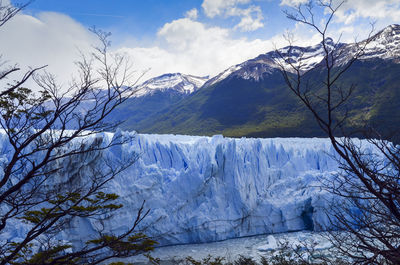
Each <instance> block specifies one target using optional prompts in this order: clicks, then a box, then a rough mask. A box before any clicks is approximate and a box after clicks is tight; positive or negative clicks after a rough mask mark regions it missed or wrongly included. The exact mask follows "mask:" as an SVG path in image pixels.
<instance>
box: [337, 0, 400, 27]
mask: <svg viewBox="0 0 400 265" xmlns="http://www.w3.org/2000/svg"><path fill="white" fill-rule="evenodd" d="M335 2H336V4H338V3H339V1H338V0H336V1H335ZM399 17H400V2H399V1H398V0H348V1H347V2H345V3H344V4H343V6H342V7H341V8H340V9H339V10H338V12H337V19H338V22H343V23H345V24H350V23H353V22H354V21H355V20H356V19H358V18H369V19H379V20H382V19H384V20H387V19H390V20H392V21H398V18H399Z"/></svg>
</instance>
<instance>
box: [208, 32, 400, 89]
mask: <svg viewBox="0 0 400 265" xmlns="http://www.w3.org/2000/svg"><path fill="white" fill-rule="evenodd" d="M367 42H369V43H368V44H367ZM364 46H365V50H364V52H363V54H362V56H361V57H360V58H359V59H361V60H368V59H375V58H379V59H383V60H393V61H395V62H400V25H396V24H394V25H390V26H388V27H386V28H385V29H383V30H381V31H379V32H378V33H376V34H375V35H373V36H372V37H371V39H370V40H364V41H361V42H359V43H357V44H355V43H350V44H345V43H336V42H334V41H333V40H332V39H331V38H326V39H325V45H323V42H321V43H319V44H316V45H313V46H308V47H299V46H288V47H284V48H281V49H278V50H277V51H270V52H268V53H265V54H261V55H259V56H258V57H256V58H254V59H251V60H248V61H246V62H243V63H241V64H238V65H235V66H232V67H230V68H228V69H227V70H225V71H224V72H222V73H220V74H218V75H217V76H215V77H214V78H211V79H210V80H209V81H207V82H206V84H205V86H211V85H214V84H216V83H218V82H221V81H222V80H224V79H229V78H233V77H236V78H242V79H252V80H255V81H259V80H260V79H263V76H264V75H268V74H271V73H273V72H274V71H276V70H281V69H282V67H283V68H284V69H285V70H286V71H288V72H294V69H293V67H292V66H291V65H293V66H295V67H300V68H301V71H302V72H307V71H309V70H311V69H313V68H315V67H316V66H318V65H320V64H321V62H322V61H323V59H324V58H325V54H326V53H325V49H327V50H328V51H329V52H336V53H340V57H339V59H338V60H337V62H336V65H337V66H341V65H344V64H346V63H348V62H349V61H350V60H351V59H352V58H353V57H354V55H355V54H356V51H359V49H360V47H364Z"/></svg>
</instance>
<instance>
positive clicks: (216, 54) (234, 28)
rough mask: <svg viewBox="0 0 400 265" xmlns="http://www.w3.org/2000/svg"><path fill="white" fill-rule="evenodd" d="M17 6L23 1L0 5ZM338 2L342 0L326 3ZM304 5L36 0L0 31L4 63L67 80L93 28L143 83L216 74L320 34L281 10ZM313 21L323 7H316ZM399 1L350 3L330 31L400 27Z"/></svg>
mask: <svg viewBox="0 0 400 265" xmlns="http://www.w3.org/2000/svg"><path fill="white" fill-rule="evenodd" d="M0 1H1V2H2V3H3V4H7V3H10V2H9V1H11V4H14V5H15V4H18V3H21V2H23V0H18V1H17V0H0ZM332 1H333V2H334V4H337V3H338V1H340V0H332ZM304 2H306V0H113V1H111V0H68V1H65V0H35V1H33V2H32V3H31V4H30V5H28V7H27V8H26V9H24V10H23V11H22V12H21V13H19V14H18V15H17V16H15V17H14V18H13V19H12V20H10V21H9V22H8V23H7V24H5V25H4V26H3V27H1V28H0V39H1V41H0V54H2V59H3V60H8V62H15V63H18V64H19V65H20V66H21V67H25V68H28V67H36V66H42V65H48V67H47V70H48V71H49V72H51V73H53V74H54V75H55V76H57V77H58V79H59V80H60V82H68V80H69V79H70V78H71V75H72V74H73V73H74V69H75V66H74V62H75V61H76V60H78V59H79V54H80V53H89V52H90V51H91V49H92V47H93V45H96V38H95V36H93V34H92V33H90V31H89V30H88V28H90V27H93V26H95V27H96V28H100V29H102V30H105V31H109V32H111V33H112V36H111V40H112V52H114V53H121V54H124V55H125V56H127V57H129V58H130V59H131V61H132V62H133V64H134V68H135V69H136V70H137V72H138V73H141V72H143V71H146V70H147V72H146V74H145V76H144V79H148V78H151V77H154V76H158V75H161V74H164V73H174V72H181V73H185V74H192V75H197V76H207V75H208V76H214V75H216V74H218V73H219V72H221V71H223V70H225V69H226V68H228V67H230V66H232V65H235V64H238V63H241V62H243V61H245V60H248V59H250V58H254V57H256V56H257V55H259V54H261V53H266V52H268V51H270V50H272V49H274V48H275V47H283V46H285V45H287V42H286V40H285V39H284V38H283V34H284V33H285V32H290V33H291V34H292V35H293V37H294V39H295V41H296V44H298V45H313V44H316V43H318V42H320V37H319V36H318V34H316V32H315V31H313V30H312V29H311V28H310V27H307V26H304V25H301V24H299V23H295V22H294V21H291V20H289V19H287V18H286V17H285V15H284V13H283V10H291V7H293V6H296V5H298V4H301V3H304ZM315 14H316V21H317V23H323V22H324V19H326V18H325V17H324V10H323V9H318V8H316V9H315ZM399 18H400V1H398V0H348V1H347V2H346V3H344V5H343V6H342V7H341V8H340V9H339V11H338V12H337V16H336V17H335V19H334V21H333V23H332V27H331V30H330V32H329V34H331V35H332V37H334V38H338V37H339V35H340V34H342V35H341V36H342V37H341V41H343V42H352V41H354V39H357V40H361V39H363V38H365V36H367V34H368V32H369V29H370V27H369V23H370V22H371V21H375V23H376V24H375V28H376V29H377V30H379V29H382V28H384V27H385V26H387V25H389V24H394V23H400V21H399Z"/></svg>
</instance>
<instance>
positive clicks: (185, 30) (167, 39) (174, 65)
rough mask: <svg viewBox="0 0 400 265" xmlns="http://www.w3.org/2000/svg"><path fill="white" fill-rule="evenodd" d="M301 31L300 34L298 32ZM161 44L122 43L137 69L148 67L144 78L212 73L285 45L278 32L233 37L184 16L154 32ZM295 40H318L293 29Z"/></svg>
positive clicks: (223, 31) (124, 50) (313, 42)
mask: <svg viewBox="0 0 400 265" xmlns="http://www.w3.org/2000/svg"><path fill="white" fill-rule="evenodd" d="M300 34H301V35H300ZM158 37H159V41H160V43H163V44H162V45H161V46H158V47H156V46H154V47H123V48H121V49H120V51H122V52H124V53H126V54H129V55H130V56H132V58H133V60H134V62H136V65H137V66H140V69H144V68H151V71H150V72H149V73H148V74H147V75H146V78H150V77H153V76H157V75H161V74H163V73H167V72H169V73H171V72H182V73H186V74H193V75H199V76H205V75H211V76H214V75H216V74H218V73H219V72H221V71H223V70H225V69H226V68H228V67H230V66H232V65H235V64H238V63H242V62H244V61H245V60H248V59H250V58H254V57H256V56H258V55H259V54H261V53H266V52H268V51H270V50H272V49H274V44H276V45H277V46H278V47H282V46H285V45H287V42H286V41H285V40H284V38H283V37H282V36H281V34H279V35H277V36H275V37H273V38H272V39H269V40H261V39H256V40H249V39H247V38H233V37H232V36H231V35H230V31H229V30H228V29H224V28H220V27H207V26H206V25H204V24H202V23H200V22H198V21H193V20H190V19H188V18H182V19H178V20H174V21H172V22H171V23H167V24H165V25H164V26H163V27H162V28H161V29H160V30H159V32H158ZM295 38H296V40H297V43H298V44H304V45H308V44H315V43H316V42H318V41H319V40H317V39H316V38H315V36H314V37H313V36H312V35H310V34H309V33H308V32H305V33H304V32H302V29H301V28H299V29H296V35H295Z"/></svg>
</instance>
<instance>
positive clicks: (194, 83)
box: [134, 73, 208, 97]
mask: <svg viewBox="0 0 400 265" xmlns="http://www.w3.org/2000/svg"><path fill="white" fill-rule="evenodd" d="M207 80H208V76H207V77H198V76H193V75H184V74H180V73H175V74H164V75H161V76H159V77H155V78H152V79H149V80H147V81H146V82H144V83H142V84H141V85H139V86H138V87H137V88H136V93H135V94H134V96H135V97H141V96H146V95H152V94H154V93H155V92H157V91H161V92H166V91H173V92H177V93H180V94H191V93H193V92H194V91H196V90H197V89H199V88H200V87H201V86H203V84H204V83H205V82H206V81H207Z"/></svg>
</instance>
